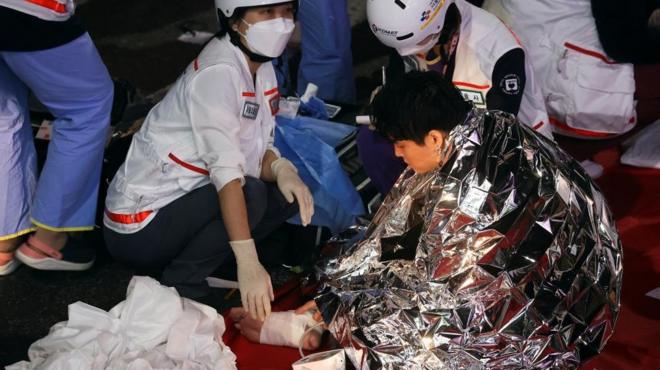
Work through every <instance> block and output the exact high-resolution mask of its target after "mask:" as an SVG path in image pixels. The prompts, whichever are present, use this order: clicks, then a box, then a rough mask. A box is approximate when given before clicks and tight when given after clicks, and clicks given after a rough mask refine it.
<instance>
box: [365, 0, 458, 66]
mask: <svg viewBox="0 0 660 370" xmlns="http://www.w3.org/2000/svg"><path fill="white" fill-rule="evenodd" d="M452 3H454V0H367V19H368V21H369V26H370V27H371V31H372V32H373V33H374V35H376V37H377V38H378V40H380V42H382V43H383V44H385V45H387V46H389V47H391V48H395V49H396V51H397V52H398V53H399V55H401V56H406V55H413V54H417V53H425V52H427V51H428V50H430V49H431V48H432V47H433V45H435V43H436V42H437V41H438V39H437V38H435V37H434V38H433V39H432V40H428V42H425V43H424V44H423V45H420V43H421V42H422V41H424V39H426V38H427V37H428V36H430V35H433V34H439V33H440V31H441V30H442V27H443V26H444V24H445V16H446V15H447V9H448V8H449V5H451V4H452Z"/></svg>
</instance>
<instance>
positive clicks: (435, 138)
mask: <svg viewBox="0 0 660 370" xmlns="http://www.w3.org/2000/svg"><path fill="white" fill-rule="evenodd" d="M427 136H428V137H429V139H430V140H431V144H432V145H434V146H442V145H443V144H444V142H445V134H443V133H442V131H440V130H431V131H429V133H428V134H427Z"/></svg>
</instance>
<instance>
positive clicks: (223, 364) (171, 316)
mask: <svg viewBox="0 0 660 370" xmlns="http://www.w3.org/2000/svg"><path fill="white" fill-rule="evenodd" d="M224 331H225V323H224V319H223V318H222V316H221V315H219V314H218V313H217V312H216V310H215V309H213V308H211V307H209V306H205V305H202V304H200V303H197V302H194V301H192V300H189V299H186V298H181V297H179V295H178V294H177V292H176V290H175V289H174V288H168V287H164V286H162V285H160V284H159V283H158V282H157V281H155V280H153V279H151V278H148V277H134V278H133V279H132V280H131V282H130V283H129V285H128V290H127V295H126V300H125V301H123V302H121V303H119V304H118V305H116V306H115V307H114V308H112V310H110V312H106V311H103V310H101V309H99V308H96V307H93V306H90V305H88V304H85V303H82V302H77V303H74V304H71V305H70V306H69V321H64V322H60V323H57V324H55V325H54V326H53V327H52V328H51V329H50V333H49V334H48V335H47V336H46V337H44V338H42V339H40V340H38V341H36V342H34V343H33V344H32V345H31V346H30V349H29V350H28V356H29V358H30V361H29V362H28V361H22V362H17V363H15V364H13V365H10V366H8V367H7V368H6V369H7V370H90V369H91V370H96V369H98V370H101V369H110V370H120V369H121V370H156V369H158V370H160V369H177V370H232V369H236V356H235V355H234V354H233V353H232V352H231V350H230V349H229V347H227V346H225V345H224V344H223V343H222V334H223V333H224Z"/></svg>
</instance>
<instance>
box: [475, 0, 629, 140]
mask: <svg viewBox="0 0 660 370" xmlns="http://www.w3.org/2000/svg"><path fill="white" fill-rule="evenodd" d="M484 8H486V9H488V10H489V11H491V12H493V13H494V14H496V15H498V16H499V17H500V18H502V19H503V20H504V21H505V22H506V23H507V24H509V25H510V26H511V28H513V29H514V30H515V32H516V33H517V34H518V35H519V36H520V37H521V39H522V40H523V42H524V43H525V46H526V47H527V50H528V54H529V56H530V57H531V59H532V64H533V66H534V68H535V70H536V74H537V76H538V80H539V83H540V84H541V89H542V91H543V96H544V98H545V101H546V106H547V110H548V114H549V115H550V120H551V123H552V127H553V130H554V131H556V132H559V133H562V134H565V135H570V136H575V137H582V138H593V139H599V138H608V137H612V136H616V135H619V134H623V133H625V132H628V131H630V130H631V129H632V128H633V127H634V126H635V123H636V120H637V114H636V111H635V102H634V94H635V79H634V69H633V65H632V64H629V63H616V62H614V61H612V60H610V59H609V58H608V57H607V56H606V54H605V51H604V50H603V46H602V45H601V43H600V40H599V38H598V32H597V30H596V22H595V20H594V18H593V15H592V12H591V2H590V1H589V0H534V1H530V0H486V1H485V2H484Z"/></svg>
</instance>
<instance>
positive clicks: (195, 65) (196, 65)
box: [193, 58, 199, 71]
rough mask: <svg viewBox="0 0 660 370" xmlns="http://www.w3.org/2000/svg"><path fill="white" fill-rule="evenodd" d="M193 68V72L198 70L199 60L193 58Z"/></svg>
mask: <svg viewBox="0 0 660 370" xmlns="http://www.w3.org/2000/svg"><path fill="white" fill-rule="evenodd" d="M193 68H194V69H195V71H197V70H199V60H197V58H195V61H194V62H193Z"/></svg>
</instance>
